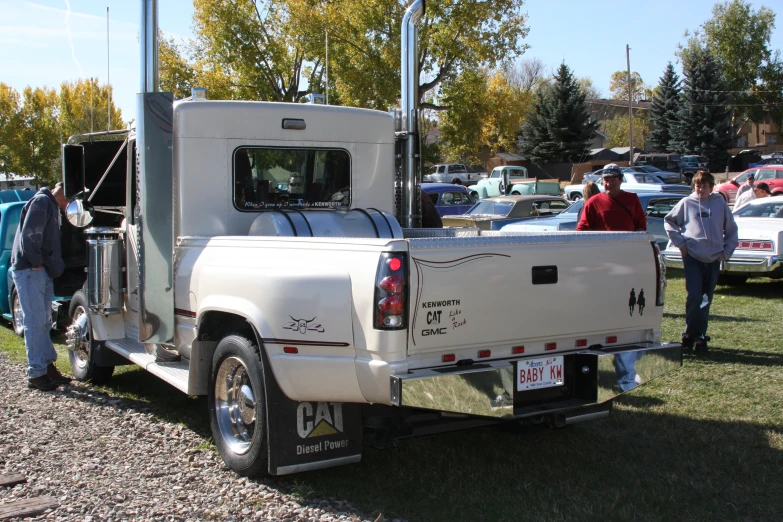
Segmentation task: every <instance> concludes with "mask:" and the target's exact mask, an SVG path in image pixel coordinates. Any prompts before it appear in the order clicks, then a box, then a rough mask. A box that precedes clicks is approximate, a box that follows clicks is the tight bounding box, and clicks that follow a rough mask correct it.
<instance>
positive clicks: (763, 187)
mask: <svg viewBox="0 0 783 522" xmlns="http://www.w3.org/2000/svg"><path fill="white" fill-rule="evenodd" d="M753 188H754V189H758V190H763V191H764V192H766V193H767V194H771V193H772V191H771V190H769V185H767V184H766V183H764V182H763V181H760V182H758V183H756V184H755V185H753Z"/></svg>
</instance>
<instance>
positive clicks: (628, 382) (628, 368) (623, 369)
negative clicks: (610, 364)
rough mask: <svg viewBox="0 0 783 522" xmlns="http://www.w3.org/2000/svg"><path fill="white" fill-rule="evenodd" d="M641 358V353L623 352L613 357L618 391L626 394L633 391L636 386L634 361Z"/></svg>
mask: <svg viewBox="0 0 783 522" xmlns="http://www.w3.org/2000/svg"><path fill="white" fill-rule="evenodd" d="M639 357H641V352H624V353H616V354H615V355H614V371H615V374H616V375H617V384H618V385H619V386H620V390H621V391H623V392H627V391H629V390H633V389H634V388H636V387H637V386H639V385H638V384H636V361H637V360H638V359H639Z"/></svg>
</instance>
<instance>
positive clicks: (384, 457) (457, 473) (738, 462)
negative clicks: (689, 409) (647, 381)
mask: <svg viewBox="0 0 783 522" xmlns="http://www.w3.org/2000/svg"><path fill="white" fill-rule="evenodd" d="M622 400H623V403H626V404H627V403H634V405H640V404H643V403H644V398H636V397H634V396H628V397H624V398H623V399H622ZM648 404H649V403H648ZM780 429H781V427H780V426H774V425H773V426H765V425H756V424H751V423H742V422H713V421H699V420H694V419H690V418H685V417H680V416H673V415H661V414H652V413H639V412H627V411H620V410H618V411H615V413H614V414H613V416H612V417H610V418H609V419H606V420H602V421H594V422H591V423H585V424H580V425H576V426H570V427H567V428H566V429H561V430H551V429H541V428H535V429H531V430H526V431H525V430H519V431H516V430H513V431H512V430H505V429H503V430H501V429H496V428H480V429H476V430H471V431H464V432H458V433H449V434H444V435H439V436H436V437H424V438H418V439H409V440H406V441H403V442H402V444H401V445H400V446H399V447H397V448H395V449H393V450H375V449H370V448H365V451H364V457H363V461H362V463H361V464H358V465H353V466H349V467H343V468H333V469H328V470H322V471H314V472H309V473H303V474H300V475H298V476H297V477H296V478H295V479H294V478H290V479H288V478H286V479H284V480H291V481H293V482H294V483H295V485H296V486H298V487H301V488H305V489H307V490H310V491H314V492H317V494H318V495H319V496H321V497H324V498H338V499H344V498H347V499H350V500H351V502H354V503H357V504H359V505H360V506H362V507H364V508H365V509H366V510H367V511H369V512H372V513H378V512H381V513H383V514H384V516H386V517H394V516H400V517H404V518H407V519H409V520H426V521H449V522H450V521H453V520H486V521H505V520H509V521H510V520H515V521H516V520H602V521H603V520H618V521H620V520H622V521H626V520H738V519H741V520H770V521H771V520H779V516H780V512H781V510H782V509H783V498H782V497H781V496H780V495H779V492H780V491H781V490H783V477H782V476H781V474H780V473H779V467H780V466H781V464H783V456H782V454H783V452H781V451H779V450H776V449H773V448H770V442H769V437H768V432H769V430H776V431H777V430H780ZM514 431H516V432H514Z"/></svg>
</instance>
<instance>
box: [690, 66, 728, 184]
mask: <svg viewBox="0 0 783 522" xmlns="http://www.w3.org/2000/svg"><path fill="white" fill-rule="evenodd" d="M683 77H684V78H683V91H682V95H683V96H682V100H683V103H682V107H681V109H680V122H681V124H680V135H679V136H678V138H677V140H676V150H677V151H678V152H681V153H695V154H700V155H702V156H706V157H707V159H708V160H709V161H710V168H711V169H714V170H722V169H723V168H724V167H725V166H726V162H727V161H728V157H729V154H728V148H729V147H730V146H731V142H732V126H731V109H730V108H729V107H728V105H729V104H730V103H731V98H730V96H729V93H727V92H726V91H728V87H727V84H726V80H725V79H724V78H723V74H722V73H721V70H720V68H719V66H718V64H717V63H716V61H715V60H714V58H713V57H712V56H711V55H710V53H708V52H706V51H705V52H701V53H697V54H695V55H694V56H693V57H692V58H690V59H688V60H686V61H685V63H684V64H683Z"/></svg>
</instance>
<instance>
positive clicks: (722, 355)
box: [696, 345, 783, 366]
mask: <svg viewBox="0 0 783 522" xmlns="http://www.w3.org/2000/svg"><path fill="white" fill-rule="evenodd" d="M696 358H697V359H704V360H707V361H711V362H715V363H732V364H745V365H753V366H783V355H781V354H779V353H770V352H755V351H753V350H741V349H736V348H721V347H720V346H712V345H710V351H709V352H708V353H707V354H706V355H698V356H696Z"/></svg>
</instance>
